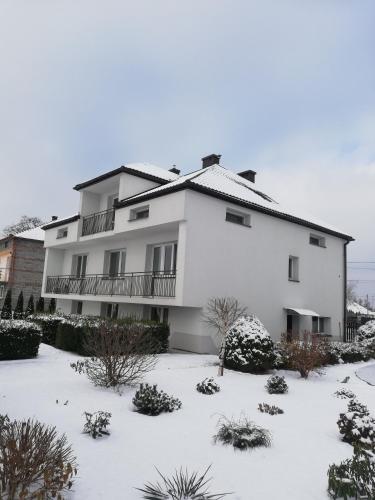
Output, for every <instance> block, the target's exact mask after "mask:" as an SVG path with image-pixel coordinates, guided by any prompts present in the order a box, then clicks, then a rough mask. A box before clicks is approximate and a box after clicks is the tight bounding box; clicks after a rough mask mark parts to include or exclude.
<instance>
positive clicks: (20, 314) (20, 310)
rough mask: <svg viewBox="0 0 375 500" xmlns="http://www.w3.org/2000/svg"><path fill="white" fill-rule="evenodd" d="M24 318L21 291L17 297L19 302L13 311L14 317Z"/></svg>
mask: <svg viewBox="0 0 375 500" xmlns="http://www.w3.org/2000/svg"><path fill="white" fill-rule="evenodd" d="M22 318H23V292H22V290H21V291H20V293H19V295H18V299H17V304H16V307H15V309H14V312H13V319H22Z"/></svg>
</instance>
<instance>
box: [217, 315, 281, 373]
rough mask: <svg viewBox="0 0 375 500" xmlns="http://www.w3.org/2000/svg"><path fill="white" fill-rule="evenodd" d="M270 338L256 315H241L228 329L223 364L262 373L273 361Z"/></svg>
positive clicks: (235, 368) (249, 371) (273, 353)
mask: <svg viewBox="0 0 375 500" xmlns="http://www.w3.org/2000/svg"><path fill="white" fill-rule="evenodd" d="M275 358H276V356H275V352H274V344H273V342H272V339H271V337H270V335H269V333H268V332H267V330H266V329H265V327H264V326H263V324H262V323H261V322H260V321H259V319H258V318H257V317H256V316H242V317H241V318H239V319H238V320H237V321H236V322H235V323H234V325H233V326H232V328H231V329H230V330H229V332H228V335H227V339H226V344H225V365H226V366H227V367H228V368H232V369H233V370H238V371H241V372H246V373H262V372H265V371H267V370H269V369H270V368H272V367H273V364H274V362H275Z"/></svg>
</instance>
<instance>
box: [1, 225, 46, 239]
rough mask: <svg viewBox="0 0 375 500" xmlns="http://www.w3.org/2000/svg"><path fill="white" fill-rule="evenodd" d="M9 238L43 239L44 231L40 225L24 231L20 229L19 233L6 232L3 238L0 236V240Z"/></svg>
mask: <svg viewBox="0 0 375 500" xmlns="http://www.w3.org/2000/svg"><path fill="white" fill-rule="evenodd" d="M10 238H22V239H24V240H35V241H44V231H43V229H42V226H39V227H34V228H32V229H27V230H26V231H22V232H20V233H15V234H8V235H7V236H4V237H3V238H0V241H3V240H7V239H10Z"/></svg>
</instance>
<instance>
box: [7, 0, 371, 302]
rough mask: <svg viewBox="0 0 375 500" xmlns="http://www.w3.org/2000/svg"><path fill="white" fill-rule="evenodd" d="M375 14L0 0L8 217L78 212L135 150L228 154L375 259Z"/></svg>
mask: <svg viewBox="0 0 375 500" xmlns="http://www.w3.org/2000/svg"><path fill="white" fill-rule="evenodd" d="M374 20H375V2H373V0H368V1H366V0H361V1H360V2H358V1H355V0H353V1H351V0H337V1H330V0H294V1H288V0H277V1H275V0H272V1H267V0H258V1H250V0H246V1H236V0H228V1H225V0H215V1H210V0H199V1H195V0H189V1H183V0H180V1H177V0H174V1H162V0H158V1H155V0H150V1H142V0H137V1H133V2H130V1H129V2H128V1H126V0H121V1H115V0H105V1H104V0H102V1H100V2H99V1H95V0H90V1H86V0H32V1H30V0H24V1H21V0H0V68H1V73H0V169H1V201H0V203H1V205H0V206H1V210H0V228H2V227H3V226H5V225H6V224H9V223H11V222H15V221H16V220H17V219H18V218H19V217H20V216H21V215H22V214H28V215H38V216H40V217H41V218H43V219H45V220H49V219H50V217H51V216H52V215H58V216H64V215H69V214H71V213H74V212H75V211H76V210H77V205H78V195H77V193H75V192H74V191H73V190H72V186H73V185H74V184H76V183H78V182H81V181H84V180H86V179H88V178H91V177H93V176H95V175H97V174H99V173H103V172H104V171H106V170H110V169H113V168H116V167H118V166H120V165H122V164H125V163H129V162H133V161H147V162H152V163H156V164H158V165H161V166H166V167H168V168H170V167H171V166H172V164H176V165H177V166H178V167H179V168H180V169H181V170H182V171H183V172H188V171H190V170H194V169H196V168H198V167H199V166H200V158H201V157H202V156H204V155H206V154H209V153H211V152H216V153H221V154H222V164H223V165H224V166H227V167H229V168H232V169H233V170H235V171H240V170H244V169H247V168H251V169H254V170H256V171H257V172H258V175H257V183H259V186H261V187H262V188H263V189H264V190H265V191H266V192H267V193H269V194H271V195H272V196H273V197H275V198H276V199H278V200H279V201H281V202H282V201H287V202H288V204H293V205H295V206H296V207H300V209H301V211H303V212H304V213H305V212H308V213H311V214H313V215H314V216H316V217H318V218H320V219H322V220H325V221H327V222H328V223H329V224H331V225H336V226H337V227H339V228H341V229H342V230H343V231H345V232H347V233H350V234H352V235H353V236H354V237H355V238H356V242H355V243H353V244H351V245H350V250H349V257H350V260H352V261H369V262H373V261H375V223H374V219H375V216H374V213H375V211H374V208H375V207H374V205H375V63H374V62H375V61H374V57H375V56H374V53H375V30H374ZM351 267H359V268H366V267H367V268H372V269H374V270H373V271H372V270H368V269H360V270H358V271H353V270H350V272H351V276H350V277H351V278H352V279H356V278H358V279H367V280H375V264H355V265H351ZM359 289H360V290H361V294H364V293H369V294H370V296H371V294H372V295H374V297H375V281H368V282H362V283H360V284H359Z"/></svg>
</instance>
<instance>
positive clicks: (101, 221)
mask: <svg viewBox="0 0 375 500" xmlns="http://www.w3.org/2000/svg"><path fill="white" fill-rule="evenodd" d="M114 225H115V210H114V209H113V208H111V209H110V210H104V211H103V212H96V213H95V214H91V215H86V217H83V219H82V236H88V235H89V234H96V233H102V232H104V231H112V229H113V228H114Z"/></svg>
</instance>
